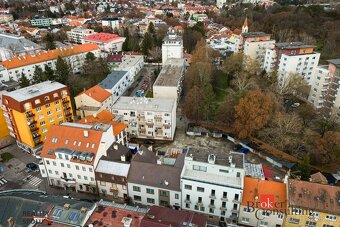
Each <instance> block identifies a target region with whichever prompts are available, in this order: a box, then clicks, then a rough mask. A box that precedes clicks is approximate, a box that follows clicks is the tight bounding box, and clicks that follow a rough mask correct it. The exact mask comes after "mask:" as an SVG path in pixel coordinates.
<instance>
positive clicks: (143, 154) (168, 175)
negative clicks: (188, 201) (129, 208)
mask: <svg viewBox="0 0 340 227" xmlns="http://www.w3.org/2000/svg"><path fill="white" fill-rule="evenodd" d="M184 156H185V155H184V154H179V155H178V156H177V157H176V158H174V159H175V161H174V163H172V164H171V165H170V164H169V165H168V164H165V163H163V162H162V161H160V160H157V156H156V155H155V154H154V153H153V152H152V151H150V150H148V149H147V148H145V147H141V149H140V150H139V151H138V152H137V153H136V155H135V156H134V157H133V159H132V161H131V165H130V171H129V176H128V192H129V197H130V198H131V199H132V201H133V202H134V203H135V204H143V205H158V206H166V207H171V208H174V209H180V207H181V188H180V176H181V171H182V168H183V160H184ZM150 170H152V171H150Z"/></svg>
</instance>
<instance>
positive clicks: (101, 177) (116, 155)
mask: <svg viewBox="0 0 340 227" xmlns="http://www.w3.org/2000/svg"><path fill="white" fill-rule="evenodd" d="M131 157H132V155H131V151H130V149H129V148H127V147H126V146H123V145H120V144H116V143H115V144H113V145H112V146H111V147H110V148H109V149H108V150H107V156H103V157H102V158H101V159H100V160H99V162H98V165H97V167H96V169H95V175H96V181H97V186H98V192H99V193H100V194H101V196H104V197H106V198H110V199H113V200H115V201H119V202H126V201H127V199H128V190H127V184H128V183H127V182H128V181H127V177H128V174H129V169H130V160H131Z"/></svg>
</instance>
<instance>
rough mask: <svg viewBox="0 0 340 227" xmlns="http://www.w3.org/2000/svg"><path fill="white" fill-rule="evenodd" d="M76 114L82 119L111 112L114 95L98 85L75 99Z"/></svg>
mask: <svg viewBox="0 0 340 227" xmlns="http://www.w3.org/2000/svg"><path fill="white" fill-rule="evenodd" d="M75 102H76V114H77V116H80V117H81V118H84V117H86V116H89V115H94V114H98V113H99V112H101V111H103V110H111V107H112V94H111V93H110V92H108V91H107V90H105V89H104V88H101V87H100V86H98V85H96V86H93V87H91V88H90V89H88V90H86V91H84V92H82V93H80V94H79V95H77V96H76V97H75Z"/></svg>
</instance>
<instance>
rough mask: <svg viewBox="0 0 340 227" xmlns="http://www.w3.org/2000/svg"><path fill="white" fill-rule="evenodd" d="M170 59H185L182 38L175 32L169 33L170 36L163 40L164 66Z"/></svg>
mask: <svg viewBox="0 0 340 227" xmlns="http://www.w3.org/2000/svg"><path fill="white" fill-rule="evenodd" d="M169 58H175V59H181V58H183V40H182V37H181V36H179V35H177V34H176V33H174V32H170V33H168V35H167V36H166V37H165V38H164V39H163V44H162V64H163V65H164V64H165V62H166V61H167V60H168V59H169Z"/></svg>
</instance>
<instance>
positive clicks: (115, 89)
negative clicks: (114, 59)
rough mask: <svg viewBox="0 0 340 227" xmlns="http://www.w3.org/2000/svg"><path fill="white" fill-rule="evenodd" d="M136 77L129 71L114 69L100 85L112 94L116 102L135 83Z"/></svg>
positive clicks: (113, 100)
mask: <svg viewBox="0 0 340 227" xmlns="http://www.w3.org/2000/svg"><path fill="white" fill-rule="evenodd" d="M133 81H134V77H133V76H132V75H130V74H129V73H128V72H127V71H117V70H114V71H112V72H111V73H110V74H109V75H107V77H106V78H105V79H104V80H102V81H101V82H100V83H99V84H98V86H99V87H101V88H102V89H105V90H106V91H108V92H109V93H111V94H112V102H115V101H116V100H117V99H118V98H119V97H120V96H121V95H122V94H123V93H124V92H125V91H126V90H127V89H128V88H129V87H130V86H131V84H132V83H133Z"/></svg>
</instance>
